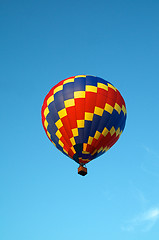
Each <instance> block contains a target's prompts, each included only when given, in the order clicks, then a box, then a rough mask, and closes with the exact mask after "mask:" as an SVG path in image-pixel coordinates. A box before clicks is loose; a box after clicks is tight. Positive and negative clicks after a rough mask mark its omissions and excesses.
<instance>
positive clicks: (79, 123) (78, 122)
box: [77, 120, 84, 128]
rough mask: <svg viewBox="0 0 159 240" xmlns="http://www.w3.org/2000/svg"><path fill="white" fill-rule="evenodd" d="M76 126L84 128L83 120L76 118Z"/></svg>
mask: <svg viewBox="0 0 159 240" xmlns="http://www.w3.org/2000/svg"><path fill="white" fill-rule="evenodd" d="M77 127H78V128H84V120H77Z"/></svg>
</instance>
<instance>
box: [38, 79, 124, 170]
mask: <svg viewBox="0 0 159 240" xmlns="http://www.w3.org/2000/svg"><path fill="white" fill-rule="evenodd" d="M41 114H42V123H43V127H44V130H45V132H46V134H47V136H48V138H49V139H50V141H51V142H52V143H53V144H54V145H55V146H56V147H57V148H58V149H59V150H60V151H61V152H63V153H64V154H65V155H67V156H69V157H70V158H72V159H74V160H75V161H76V162H77V163H79V164H80V165H81V166H83V165H85V164H87V163H88V162H90V161H91V160H93V159H94V158H97V157H98V156H100V155H101V154H103V153H105V152H106V151H107V150H108V149H110V148H111V147H112V146H113V145H114V144H115V143H116V142H117V140H118V139H119V137H120V135H121V134H122V132H123V130H124V127H125V122H126V116H127V112H126V106H125V102H124V99H123V97H122V96H121V94H120V92H119V91H118V90H117V89H116V88H115V87H114V86H113V85H112V84H111V83H109V82H107V81H105V80H104V79H102V78H99V77H94V76H88V75H78V76H74V77H70V78H67V79H65V80H63V81H61V82H59V83H58V84H57V85H55V86H54V87H53V88H52V89H51V90H50V91H49V93H48V94H47V95H46V97H45V99H44V103H43V106H42V110H41Z"/></svg>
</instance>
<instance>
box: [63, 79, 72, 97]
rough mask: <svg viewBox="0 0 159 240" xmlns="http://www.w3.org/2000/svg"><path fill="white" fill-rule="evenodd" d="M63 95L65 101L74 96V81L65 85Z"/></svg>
mask: <svg viewBox="0 0 159 240" xmlns="http://www.w3.org/2000/svg"><path fill="white" fill-rule="evenodd" d="M63 97H64V101H65V100H68V99H72V98H74V82H71V83H66V84H64V85H63Z"/></svg>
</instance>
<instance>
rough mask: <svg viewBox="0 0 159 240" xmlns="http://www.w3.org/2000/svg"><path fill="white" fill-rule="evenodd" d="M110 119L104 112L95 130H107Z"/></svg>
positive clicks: (108, 114)
mask: <svg viewBox="0 0 159 240" xmlns="http://www.w3.org/2000/svg"><path fill="white" fill-rule="evenodd" d="M110 118H111V114H110V113H108V112H106V111H104V112H103V115H102V117H101V120H100V122H99V125H98V129H97V130H98V131H99V132H102V131H103V129H104V128H105V127H106V128H107V123H108V122H109V119H110ZM108 130H109V129H108Z"/></svg>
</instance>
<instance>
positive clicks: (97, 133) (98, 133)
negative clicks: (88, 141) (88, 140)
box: [94, 131, 101, 140]
mask: <svg viewBox="0 0 159 240" xmlns="http://www.w3.org/2000/svg"><path fill="white" fill-rule="evenodd" d="M100 135H101V133H100V132H98V131H96V133H95V135H94V138H95V139H97V140H98V139H99V137H100Z"/></svg>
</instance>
